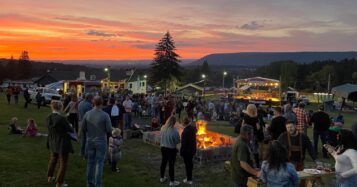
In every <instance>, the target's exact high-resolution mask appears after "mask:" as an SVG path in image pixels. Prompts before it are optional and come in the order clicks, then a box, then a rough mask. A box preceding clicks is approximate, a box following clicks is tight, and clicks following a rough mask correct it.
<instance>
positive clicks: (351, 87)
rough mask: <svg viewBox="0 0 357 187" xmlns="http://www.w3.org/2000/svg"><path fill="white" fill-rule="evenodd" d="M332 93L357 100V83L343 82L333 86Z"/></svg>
mask: <svg viewBox="0 0 357 187" xmlns="http://www.w3.org/2000/svg"><path fill="white" fill-rule="evenodd" d="M331 93H332V94H333V95H334V96H337V97H342V98H344V99H348V100H351V101H357V85H355V84H343V85H340V86H336V87H333V88H332V90H331Z"/></svg>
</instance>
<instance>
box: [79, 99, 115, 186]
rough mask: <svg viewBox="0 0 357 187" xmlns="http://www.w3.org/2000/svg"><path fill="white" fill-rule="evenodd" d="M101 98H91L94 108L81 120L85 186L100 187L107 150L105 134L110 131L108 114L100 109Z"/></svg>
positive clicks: (110, 125)
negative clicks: (85, 167) (85, 165)
mask: <svg viewBox="0 0 357 187" xmlns="http://www.w3.org/2000/svg"><path fill="white" fill-rule="evenodd" d="M102 104H103V100H102V98H101V97H99V96H95V97H94V99H93V105H94V108H93V109H92V110H90V111H88V112H87V113H86V114H85V115H84V117H83V120H82V127H81V137H86V140H83V138H82V140H81V147H82V146H83V147H85V151H84V152H83V150H81V155H82V156H84V157H85V158H86V159H87V186H88V187H94V186H95V187H101V186H102V176H103V167H104V160H105V158H106V152H107V135H108V134H111V132H112V124H111V121H110V117H109V115H108V114H107V113H106V112H104V111H103V110H102V109H101V106H102ZM83 144H85V145H83Z"/></svg>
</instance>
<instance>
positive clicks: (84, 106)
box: [78, 93, 93, 152]
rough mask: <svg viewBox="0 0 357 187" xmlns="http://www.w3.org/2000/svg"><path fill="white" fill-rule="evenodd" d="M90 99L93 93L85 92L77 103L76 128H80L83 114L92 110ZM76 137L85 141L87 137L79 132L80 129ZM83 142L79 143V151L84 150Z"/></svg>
mask: <svg viewBox="0 0 357 187" xmlns="http://www.w3.org/2000/svg"><path fill="white" fill-rule="evenodd" d="M92 99H93V95H92V94H90V93H86V94H85V96H84V99H83V100H82V101H81V102H80V103H79V104H78V120H79V122H78V124H79V127H78V129H81V126H82V119H83V117H84V115H85V114H86V113H87V112H88V111H90V110H92V108H93V107H92ZM78 137H79V139H80V141H81V142H82V141H86V140H87V138H86V137H85V134H81V130H79V131H78ZM85 145H86V144H85V143H84V144H82V143H81V144H80V149H81V152H84V151H85Z"/></svg>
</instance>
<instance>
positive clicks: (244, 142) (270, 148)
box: [231, 103, 357, 187]
mask: <svg viewBox="0 0 357 187" xmlns="http://www.w3.org/2000/svg"><path fill="white" fill-rule="evenodd" d="M283 108H284V110H283V109H282V108H281V107H273V108H272V110H273V117H272V120H271V123H270V124H266V123H265V122H263V123H262V122H261V120H263V118H261V117H260V116H259V112H258V110H257V107H256V106H255V105H253V104H249V105H248V106H247V107H246V110H245V111H244V112H243V115H242V120H240V123H241V124H237V126H238V128H239V129H240V130H239V133H240V134H239V136H238V140H237V141H236V142H235V144H234V146H233V150H232V151H233V152H232V159H231V166H232V179H233V181H234V184H235V186H239V187H240V186H247V180H248V177H251V176H254V177H257V178H260V179H261V180H262V182H263V183H265V184H266V185H267V186H292V187H293V186H305V181H300V179H299V176H298V174H297V171H302V170H304V160H305V155H306V152H308V153H309V155H310V157H311V159H312V161H314V162H315V161H316V160H317V158H318V138H319V137H320V139H321V142H322V145H323V146H322V150H321V152H322V159H327V158H328V152H329V153H330V154H331V155H332V156H333V157H334V158H335V159H336V166H335V168H336V173H337V176H338V178H339V180H338V183H337V184H336V185H337V186H353V185H352V184H357V180H356V178H357V164H356V163H357V157H356V154H357V149H356V145H357V136H356V135H357V131H356V130H357V124H354V125H353V128H354V129H343V128H342V124H343V123H344V122H343V116H342V115H341V114H339V115H338V116H337V117H336V118H335V119H331V118H330V116H329V115H328V114H327V113H326V112H325V111H324V107H323V106H320V107H319V110H318V111H316V112H310V114H309V113H308V112H306V111H305V109H304V105H303V104H301V103H300V104H298V105H297V106H296V107H295V108H292V107H291V106H290V105H289V104H286V105H285V106H284V107H283ZM310 125H311V126H312V127H313V144H312V143H311V141H310V139H309V137H308V136H307V128H309V126H310ZM353 130H354V131H356V132H355V135H353V132H354V131H353ZM347 165H348V166H347Z"/></svg>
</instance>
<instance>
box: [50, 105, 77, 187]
mask: <svg viewBox="0 0 357 187" xmlns="http://www.w3.org/2000/svg"><path fill="white" fill-rule="evenodd" d="M62 108H63V105H62V103H61V102H59V101H52V102H51V109H52V113H51V114H50V115H49V116H48V117H47V119H46V124H47V128H48V139H47V147H48V148H49V149H50V151H51V156H50V160H49V163H48V171H47V177H48V179H47V180H48V182H52V181H55V180H56V187H62V186H67V184H64V177H65V174H66V170H67V164H68V159H69V153H73V147H72V143H71V139H70V136H69V135H68V133H73V128H72V127H71V126H70V124H69V123H68V122H67V119H66V118H65V117H64V116H62V115H61V114H60V111H62ZM58 160H59V161H60V164H59V170H58V172H57V177H56V178H54V171H55V169H56V164H57V161H58Z"/></svg>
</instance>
